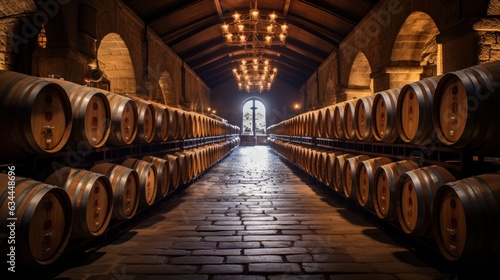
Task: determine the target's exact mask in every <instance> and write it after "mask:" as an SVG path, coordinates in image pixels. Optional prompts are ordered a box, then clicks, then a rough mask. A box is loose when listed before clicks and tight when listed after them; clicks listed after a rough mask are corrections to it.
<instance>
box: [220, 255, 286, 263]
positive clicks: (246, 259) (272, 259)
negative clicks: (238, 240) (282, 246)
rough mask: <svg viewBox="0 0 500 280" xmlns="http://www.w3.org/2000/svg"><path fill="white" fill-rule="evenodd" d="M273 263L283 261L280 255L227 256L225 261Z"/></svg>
mask: <svg viewBox="0 0 500 280" xmlns="http://www.w3.org/2000/svg"><path fill="white" fill-rule="evenodd" d="M255 262H259V263H266V262H269V263H275V262H283V257H282V256H273V255H265V256H228V257H227V258H226V263H255Z"/></svg>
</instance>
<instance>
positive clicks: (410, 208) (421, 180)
mask: <svg viewBox="0 0 500 280" xmlns="http://www.w3.org/2000/svg"><path fill="white" fill-rule="evenodd" d="M455 180H456V179H455V177H454V176H453V175H452V174H451V173H450V172H449V171H448V170H446V169H445V168H444V167H442V166H438V165H430V166H426V167H421V168H418V169H414V170H411V171H408V172H405V173H404V174H402V175H401V176H400V178H399V181H398V187H397V188H396V197H397V200H396V211H397V213H398V220H399V224H400V225H401V228H402V229H403V231H404V232H405V233H407V234H410V235H413V236H419V237H425V238H429V237H432V231H431V222H432V204H433V201H434V194H435V192H436V190H437V189H438V187H439V186H441V185H442V184H445V183H448V182H452V181H455Z"/></svg>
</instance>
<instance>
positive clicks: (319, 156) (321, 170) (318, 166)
mask: <svg viewBox="0 0 500 280" xmlns="http://www.w3.org/2000/svg"><path fill="white" fill-rule="evenodd" d="M327 153H328V150H325V149H319V150H316V151H315V155H314V162H315V167H314V174H313V175H314V177H315V178H316V179H317V180H318V181H320V182H323V183H324V182H325V180H324V177H325V169H326V160H327V158H328V156H327Z"/></svg>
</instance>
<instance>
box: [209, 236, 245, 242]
mask: <svg viewBox="0 0 500 280" xmlns="http://www.w3.org/2000/svg"><path fill="white" fill-rule="evenodd" d="M203 239H204V240H205V241H209V242H234V241H243V236H234V235H232V236H205V237H204V238H203Z"/></svg>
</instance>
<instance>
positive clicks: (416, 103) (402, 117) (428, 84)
mask: <svg viewBox="0 0 500 280" xmlns="http://www.w3.org/2000/svg"><path fill="white" fill-rule="evenodd" d="M441 77H442V75H440V76H435V77H429V78H424V79H422V80H420V81H417V82H414V83H410V84H406V85H405V86H403V88H401V91H400V93H399V96H398V104H397V108H396V109H397V114H396V115H397V117H396V125H397V127H398V134H399V137H400V138H401V140H403V141H404V142H407V143H413V144H417V145H428V144H430V143H432V141H436V133H435V131H434V127H433V122H432V113H431V112H432V111H433V109H432V108H433V103H434V94H435V90H436V86H437V83H438V82H439V80H440V79H441ZM438 142H439V141H438Z"/></svg>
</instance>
